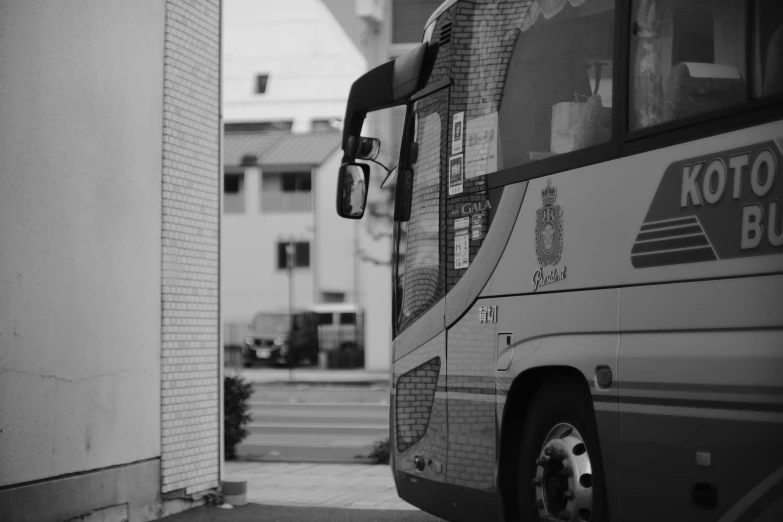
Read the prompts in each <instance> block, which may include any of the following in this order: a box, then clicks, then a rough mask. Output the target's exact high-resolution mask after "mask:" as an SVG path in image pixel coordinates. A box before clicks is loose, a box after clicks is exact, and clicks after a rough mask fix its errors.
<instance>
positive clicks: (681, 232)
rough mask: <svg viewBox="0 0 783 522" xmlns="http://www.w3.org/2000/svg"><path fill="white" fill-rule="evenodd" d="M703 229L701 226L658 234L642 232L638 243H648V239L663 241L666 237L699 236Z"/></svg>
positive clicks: (691, 226) (659, 231)
mask: <svg viewBox="0 0 783 522" xmlns="http://www.w3.org/2000/svg"><path fill="white" fill-rule="evenodd" d="M701 231H702V230H701V227H700V226H699V225H690V226H687V227H681V228H675V229H672V230H658V231H656V232H640V233H639V236H638V237H637V238H636V240H637V241H646V240H648V239H661V238H664V237H677V236H684V235H685V234H698V233H700V232H701Z"/></svg>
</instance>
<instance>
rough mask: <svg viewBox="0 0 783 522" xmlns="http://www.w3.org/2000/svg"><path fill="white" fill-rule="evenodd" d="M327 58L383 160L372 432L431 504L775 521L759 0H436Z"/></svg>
mask: <svg viewBox="0 0 783 522" xmlns="http://www.w3.org/2000/svg"><path fill="white" fill-rule="evenodd" d="M423 34H424V36H423V41H422V43H421V44H420V45H418V46H417V47H416V48H415V49H413V50H412V51H410V52H409V53H408V54H406V55H403V56H402V57H400V58H397V59H396V60H394V61H393V62H389V63H387V64H384V65H381V66H379V67H377V68H376V69H374V70H372V71H370V72H368V73H367V74H365V75H364V76H362V77H361V78H359V79H358V80H357V81H356V82H355V83H354V85H353V87H352V89H351V93H350V98H349V101H348V106H347V109H346V118H345V127H344V136H343V151H344V160H343V165H342V166H341V167H340V176H339V184H338V194H337V210H338V213H339V214H340V215H341V216H343V217H348V218H354V219H358V218H361V217H362V215H363V213H364V206H365V204H366V193H365V192H366V191H365V187H369V184H368V182H369V179H368V176H369V167H368V164H366V163H363V162H362V161H361V160H374V159H375V156H376V155H377V151H378V148H379V146H380V143H379V142H378V140H375V139H372V138H362V137H361V128H362V122H363V120H364V118H365V116H366V114H367V113H368V112H371V111H375V110H378V109H381V108H386V107H391V106H395V105H404V106H405V107H407V115H406V123H405V129H404V133H403V136H402V140H403V141H402V146H401V152H400V158H399V169H398V171H397V174H396V176H397V177H396V189H395V190H396V201H395V224H394V227H395V237H394V264H393V267H394V268H393V289H394V291H393V299H394V302H393V335H394V341H393V379H392V402H391V408H392V410H391V447H392V453H393V455H392V458H393V462H392V463H393V466H392V468H393V472H394V477H395V481H396V484H397V490H398V492H399V494H400V496H401V497H402V498H403V499H405V500H407V501H408V502H410V503H412V504H414V505H416V506H419V507H420V508H422V509H424V510H426V511H428V512H431V513H433V514H435V515H437V516H439V517H442V518H445V519H447V520H455V521H481V522H483V521H500V520H525V521H526V520H572V521H607V520H612V521H619V520H623V521H650V522H653V521H654V522H660V521H661V520H672V521H688V522H698V521H721V522H728V521H750V520H757V521H781V520H783V255H782V254H783V208H781V205H783V171H782V170H781V164H783V2H780V0H449V1H447V2H445V3H444V4H443V5H442V6H441V7H440V8H439V9H437V11H436V12H435V13H434V14H433V15H432V17H431V18H430V20H429V22H428V23H427V25H426V27H425V28H424V33H423Z"/></svg>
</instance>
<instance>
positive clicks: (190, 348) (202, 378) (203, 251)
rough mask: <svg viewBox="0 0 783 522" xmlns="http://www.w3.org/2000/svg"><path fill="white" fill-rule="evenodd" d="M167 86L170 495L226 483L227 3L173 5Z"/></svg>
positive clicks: (165, 467)
mask: <svg viewBox="0 0 783 522" xmlns="http://www.w3.org/2000/svg"><path fill="white" fill-rule="evenodd" d="M165 5H166V28H165V30H166V44H165V67H164V71H163V73H164V80H165V84H164V89H163V95H164V98H163V100H164V101H163V111H164V117H163V289H162V290H163V299H162V300H163V330H162V353H161V359H160V361H161V362H160V364H161V368H162V380H161V395H162V408H161V415H162V444H163V447H162V452H161V468H162V474H161V480H162V491H163V493H166V494H169V495H171V494H172V493H174V492H176V493H177V494H180V495H190V494H192V493H194V492H198V491H203V490H206V489H210V488H214V487H217V486H218V484H219V476H220V465H221V464H220V463H221V461H222V458H223V456H222V455H221V453H220V426H221V424H222V422H221V417H222V416H221V414H220V411H219V404H220V402H221V401H220V388H221V381H220V364H219V354H220V339H219V333H220V318H219V315H218V314H219V298H220V293H219V288H218V285H219V279H218V276H219V264H218V257H219V253H220V245H219V237H218V235H219V218H220V197H221V192H220V175H221V164H220V153H219V150H220V134H221V122H220V0H167V1H166V4H165Z"/></svg>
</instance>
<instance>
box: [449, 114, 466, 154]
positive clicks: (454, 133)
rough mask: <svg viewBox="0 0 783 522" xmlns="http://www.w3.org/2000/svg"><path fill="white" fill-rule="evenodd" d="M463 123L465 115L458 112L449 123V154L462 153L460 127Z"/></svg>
mask: <svg viewBox="0 0 783 522" xmlns="http://www.w3.org/2000/svg"><path fill="white" fill-rule="evenodd" d="M464 122H465V113H464V112H458V113H457V114H455V115H454V118H453V121H452V122H451V153H452V154H461V153H462V127H463V125H464Z"/></svg>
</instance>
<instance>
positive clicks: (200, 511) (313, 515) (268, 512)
mask: <svg viewBox="0 0 783 522" xmlns="http://www.w3.org/2000/svg"><path fill="white" fill-rule="evenodd" d="M163 520H166V521H167V522H212V521H216V522H259V521H262V520H263V521H269V522H273V521H274V522H441V519H440V518H437V517H434V516H432V515H429V514H427V513H423V512H421V511H378V510H369V509H335V508H311V507H287V506H264V505H259V504H247V505H245V506H242V507H238V508H234V509H220V508H217V507H203V508H196V509H191V510H189V511H185V512H184V513H179V514H178V515H174V516H171V517H166V518H165V519H163Z"/></svg>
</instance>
